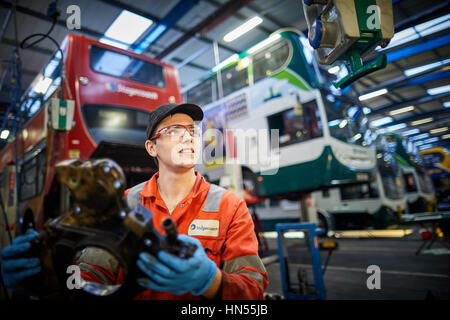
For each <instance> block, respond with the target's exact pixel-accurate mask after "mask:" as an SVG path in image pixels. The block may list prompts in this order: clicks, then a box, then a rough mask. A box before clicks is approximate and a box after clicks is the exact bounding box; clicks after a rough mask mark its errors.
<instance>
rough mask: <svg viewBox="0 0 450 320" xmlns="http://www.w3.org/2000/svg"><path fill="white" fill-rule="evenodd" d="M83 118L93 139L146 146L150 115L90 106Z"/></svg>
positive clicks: (142, 112)
mask: <svg viewBox="0 0 450 320" xmlns="http://www.w3.org/2000/svg"><path fill="white" fill-rule="evenodd" d="M81 110H82V113H83V117H84V120H85V123H86V126H87V129H88V131H89V134H90V135H91V137H92V139H94V141H95V142H96V143H97V144H99V143H100V142H101V141H109V142H120V143H128V144H134V145H142V146H143V145H144V143H145V140H146V136H145V134H146V129H147V124H148V117H149V113H148V112H145V111H140V110H136V109H131V108H126V107H118V106H106V105H97V104H89V105H84V106H83V107H82V108H81Z"/></svg>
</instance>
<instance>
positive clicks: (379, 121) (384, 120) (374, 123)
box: [370, 117, 394, 127]
mask: <svg viewBox="0 0 450 320" xmlns="http://www.w3.org/2000/svg"><path fill="white" fill-rule="evenodd" d="M392 121H394V119H392V118H391V117H384V118H379V119H376V120H373V121H371V122H370V126H371V127H379V126H382V125H385V124H388V123H390V122H392Z"/></svg>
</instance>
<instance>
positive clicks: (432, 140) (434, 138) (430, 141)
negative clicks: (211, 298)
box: [422, 137, 439, 143]
mask: <svg viewBox="0 0 450 320" xmlns="http://www.w3.org/2000/svg"><path fill="white" fill-rule="evenodd" d="M436 141H439V138H438V137H433V138H430V139H426V140H422V143H433V142H436Z"/></svg>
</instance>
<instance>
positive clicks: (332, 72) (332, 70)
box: [328, 66, 341, 74]
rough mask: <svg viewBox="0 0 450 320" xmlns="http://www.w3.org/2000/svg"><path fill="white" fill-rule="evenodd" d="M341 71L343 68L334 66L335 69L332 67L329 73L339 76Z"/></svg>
mask: <svg viewBox="0 0 450 320" xmlns="http://www.w3.org/2000/svg"><path fill="white" fill-rule="evenodd" d="M339 71H341V67H339V66H334V67H331V68H330V69H328V73H331V74H338V73H339Z"/></svg>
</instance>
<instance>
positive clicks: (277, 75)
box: [184, 29, 376, 200]
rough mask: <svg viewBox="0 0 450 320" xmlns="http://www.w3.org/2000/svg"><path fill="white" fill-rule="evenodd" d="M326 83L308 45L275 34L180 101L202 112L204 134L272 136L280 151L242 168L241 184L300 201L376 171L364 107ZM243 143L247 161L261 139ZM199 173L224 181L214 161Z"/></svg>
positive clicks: (294, 35)
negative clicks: (209, 131)
mask: <svg viewBox="0 0 450 320" xmlns="http://www.w3.org/2000/svg"><path fill="white" fill-rule="evenodd" d="M219 66H220V65H219ZM325 75H328V76H330V74H328V73H326V72H325ZM330 84H331V80H330V79H326V78H323V71H322V72H321V71H320V70H319V66H318V65H317V63H316V62H315V60H314V57H313V51H312V48H311V47H310V46H309V44H308V41H307V39H306V38H305V37H304V36H303V35H302V34H301V33H299V32H298V31H296V30H294V29H281V30H279V31H277V32H275V33H274V34H272V35H271V36H270V37H269V38H267V39H265V40H263V41H262V42H260V43H258V44H256V45H255V46H253V47H251V48H250V49H248V50H246V51H244V52H242V53H241V54H239V55H238V54H236V55H234V56H232V57H230V58H229V59H227V61H226V63H225V66H222V67H221V68H220V69H219V68H218V69H217V70H215V71H214V72H212V73H210V74H209V75H208V76H206V77H205V78H203V79H201V80H200V81H199V83H198V84H197V85H196V86H195V87H191V88H190V89H188V90H185V92H184V99H185V101H187V102H191V103H196V104H198V105H200V106H201V107H202V108H203V111H204V114H205V117H204V120H203V125H204V129H205V130H206V129H210V128H216V129H218V130H220V132H225V131H226V130H238V129H241V130H244V131H245V130H249V129H253V130H256V131H257V130H266V132H271V130H274V129H275V130H278V133H279V145H278V147H276V148H274V149H272V150H271V152H272V156H273V157H277V159H278V162H275V163H273V164H270V165H262V164H261V163H251V162H248V163H245V162H244V163H242V162H241V163H240V165H241V168H242V176H243V180H244V186H245V188H246V189H247V190H248V191H249V192H251V193H253V194H254V195H256V196H259V197H265V198H271V199H296V200H298V199H299V197H300V196H301V195H304V194H306V193H309V192H312V191H314V190H318V189H323V188H329V187H331V186H336V185H342V184H355V183H362V182H364V181H369V180H370V179H371V178H372V177H373V175H374V173H375V165H376V158H375V150H374V149H373V147H369V146H367V145H366V141H365V139H364V135H365V134H366V133H367V132H368V131H367V118H366V117H365V114H364V112H363V107H362V106H361V105H359V102H358V101H357V100H356V99H354V98H353V97H352V96H350V95H349V94H344V93H343V92H341V91H340V90H333V88H330ZM256 131H255V132H256ZM205 132H207V131H205ZM248 138H249V140H250V141H246V143H247V142H248V143H249V145H248V149H247V150H248V153H249V154H250V155H252V154H254V153H255V152H258V143H259V142H261V140H259V141H258V140H257V138H256V136H251V135H250V136H249V137H248ZM253 138H254V139H253ZM252 139H253V140H252ZM265 139H267V140H270V137H269V135H267V136H266V137H265ZM206 140H207V141H208V138H207V139H206ZM252 141H253V142H252ZM255 141H256V142H255ZM211 142H214V143H221V142H220V141H214V139H211ZM239 143H240V140H237V144H239ZM236 147H237V149H239V145H237V146H236ZM221 156H222V155H220V157H221ZM218 157H219V156H217V157H216V159H217V158H218ZM271 165H272V167H271ZM198 169H199V170H200V172H202V174H204V175H205V176H206V177H207V178H208V179H209V180H210V181H215V182H217V181H219V179H220V178H221V177H222V176H223V175H224V166H223V165H217V162H215V163H214V161H211V162H207V163H202V164H200V165H199V166H198ZM267 172H272V173H273V172H276V173H275V174H265V173H267Z"/></svg>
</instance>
